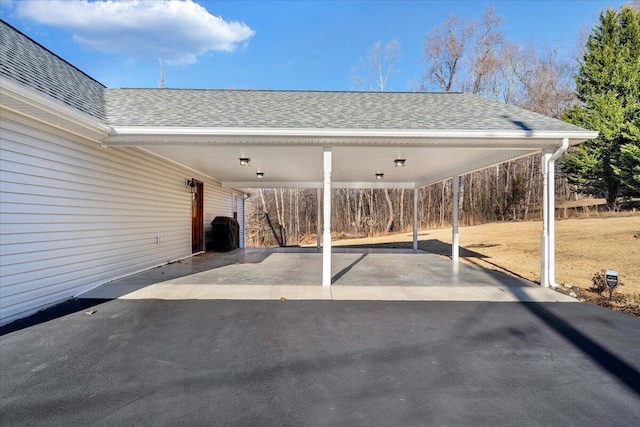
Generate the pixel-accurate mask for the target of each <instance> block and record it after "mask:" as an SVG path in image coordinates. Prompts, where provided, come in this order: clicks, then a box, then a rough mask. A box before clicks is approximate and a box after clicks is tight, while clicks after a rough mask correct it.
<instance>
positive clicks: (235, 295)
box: [78, 248, 576, 302]
mask: <svg viewBox="0 0 640 427" xmlns="http://www.w3.org/2000/svg"><path fill="white" fill-rule="evenodd" d="M321 276H322V253H320V252H318V251H317V250H316V249H315V248H276V249H245V250H236V251H233V252H228V253H206V254H202V255H198V256H194V257H192V258H189V259H185V260H182V261H178V262H175V263H172V264H168V265H165V266H162V267H158V268H154V269H151V270H148V271H145V272H142V273H138V274H135V275H132V276H128V277H125V278H123V279H119V280H116V281H113V282H109V283H106V284H104V285H101V286H99V287H97V288H95V289H92V290H90V291H88V292H86V293H84V294H82V295H79V296H78V297H79V298H105V299H112V298H122V299H170V300H181V299H239V300H262V299H280V298H286V299H294V300H295V299H300V300H313V299H318V300H326V299H333V300H390V301H420V300H422V301H496V302H506V301H525V302H575V301H576V300H575V299H573V298H570V297H568V296H566V295H563V294H560V293H558V292H555V291H553V290H550V289H545V288H541V287H540V286H538V285H537V284H534V283H532V282H529V281H526V280H522V279H518V278H515V277H511V276H507V275H505V274H502V273H499V272H495V271H490V270H486V269H483V268H480V267H477V266H474V265H470V264H467V263H463V262H461V263H459V264H458V265H455V264H453V263H452V261H451V260H450V259H448V258H445V257H443V256H440V255H435V254H430V253H427V252H423V251H416V252H414V251H412V250H397V249H396V250H384V249H361V248H360V249H340V248H335V249H334V251H333V253H332V286H330V287H323V286H321V285H320V281H321Z"/></svg>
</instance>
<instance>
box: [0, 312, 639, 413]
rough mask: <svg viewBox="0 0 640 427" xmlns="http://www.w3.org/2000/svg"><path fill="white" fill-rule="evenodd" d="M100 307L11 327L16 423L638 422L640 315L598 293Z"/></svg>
mask: <svg viewBox="0 0 640 427" xmlns="http://www.w3.org/2000/svg"><path fill="white" fill-rule="evenodd" d="M91 304H97V302H96V301H93V302H91V301H89V300H77V301H75V302H71V303H67V304H66V305H63V306H61V307H58V308H57V309H54V310H53V311H49V312H48V314H47V312H45V313H40V315H39V316H40V318H36V319H35V320H34V319H31V321H30V320H28V319H27V320H25V321H23V322H22V323H18V324H13V325H8V326H5V327H4V328H1V329H0V333H3V334H4V335H3V336H1V337H0V363H1V370H0V380H1V381H0V399H1V400H0V421H1V424H2V425H3V426H10V425H81V424H83V425H84V424H94V425H153V426H158V425H172V426H174V425H261V426H264V425H273V426H276V425H277V426H284V425H296V426H297V425H340V426H345V425H349V426H352V425H393V426H399V425H455V426H461V425H474V426H477V425H502V426H503V425H518V426H521V425H535V426H540V425H561V426H571V425H575V426H600V425H607V426H611V425H620V426H630V425H637V424H638V421H639V420H640V320H639V319H637V318H633V317H629V316H625V315H622V314H619V313H615V312H611V311H608V310H605V309H602V308H600V307H597V306H592V305H588V304H581V303H516V302H513V303H506V302H502V303H497V302H433V301H431V302H429V301H427V302H423V301H419V302H382V301H282V302H281V301H231V300H187V301H175V300H174V301H169V300H113V301H108V302H104V303H100V304H97V305H93V306H91V307H89V306H90V305H91ZM55 310H58V312H57V313H56V312H55ZM64 310H68V311H74V310H77V311H75V312H74V313H71V314H68V315H65V316H61V317H57V318H53V319H51V320H48V321H43V320H44V319H45V318H46V317H47V315H50V317H55V316H57V315H59V314H62V313H61V312H62V311H64ZM94 311H95V312H94ZM88 313H91V314H88ZM29 322H31V323H36V324H34V325H31V326H28V325H29V324H30V323H29ZM38 322H41V323H38ZM20 328H22V329H20Z"/></svg>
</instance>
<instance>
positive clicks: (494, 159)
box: [415, 150, 537, 188]
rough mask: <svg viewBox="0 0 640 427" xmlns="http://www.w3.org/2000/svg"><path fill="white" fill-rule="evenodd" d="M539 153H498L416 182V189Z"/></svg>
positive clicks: (528, 151) (529, 151)
mask: <svg viewBox="0 0 640 427" xmlns="http://www.w3.org/2000/svg"><path fill="white" fill-rule="evenodd" d="M536 152H537V151H532V150H521V151H514V150H511V151H498V152H496V153H493V154H491V155H490V156H487V157H482V158H480V159H476V160H473V161H471V162H468V163H465V164H462V165H459V166H457V167H455V168H452V169H449V170H447V171H444V172H439V173H435V174H433V175H427V176H425V177H423V178H421V179H419V180H417V181H416V183H415V184H416V188H419V187H424V186H425V185H432V184H436V183H438V182H441V181H446V180H447V179H450V178H451V177H454V176H456V175H466V174H468V173H471V172H475V171H478V170H482V169H486V168H488V167H491V166H495V165H499V164H500V163H504V162H508V161H512V160H517V159H520V158H523V157H527V156H530V155H532V154H535V153H536Z"/></svg>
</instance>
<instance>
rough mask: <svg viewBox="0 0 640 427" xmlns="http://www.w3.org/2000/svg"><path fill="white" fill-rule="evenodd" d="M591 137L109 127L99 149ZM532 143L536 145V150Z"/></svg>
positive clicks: (511, 143) (574, 135)
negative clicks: (205, 143)
mask: <svg viewBox="0 0 640 427" xmlns="http://www.w3.org/2000/svg"><path fill="white" fill-rule="evenodd" d="M597 136H598V134H597V132H591V131H571V132H568V131H527V130H455V129H447V130H415V129H310V128H299V129H292V128H197V127H192V128H189V127H146V126H114V128H113V132H112V134H111V135H110V136H109V138H107V140H105V141H104V144H105V145H154V144H167V143H176V142H183V143H188V142H192V143H204V142H209V143H213V144H235V143H243V144H264V143H265V142H266V143H269V142H271V143H274V144H278V143H280V144H286V143H290V144H293V143H331V142H333V143H336V142H337V143H349V142H353V143H362V142H365V143H374V144H375V143H387V144H391V143H393V141H394V140H405V141H406V142H407V143H409V144H411V143H412V142H411V141H415V142H413V143H417V144H420V143H428V144H429V145H430V144H433V143H438V145H441V144H444V145H451V146H460V145H462V146H464V145H465V144H469V143H470V142H471V143H473V146H478V145H481V142H480V141H487V142H488V144H487V145H490V146H492V147H494V148H495V144H500V143H501V142H504V143H505V148H508V147H511V148H513V147H517V146H518V145H519V143H523V144H528V145H527V146H526V147H522V148H544V147H548V146H549V145H552V144H555V143H556V142H557V141H560V140H562V138H569V139H570V141H571V143H572V144H578V143H580V142H582V141H585V140H587V139H593V138H595V137H597ZM536 142H537V144H536Z"/></svg>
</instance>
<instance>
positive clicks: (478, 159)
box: [144, 144, 539, 188]
mask: <svg viewBox="0 0 640 427" xmlns="http://www.w3.org/2000/svg"><path fill="white" fill-rule="evenodd" d="M144 148H145V149H146V150H148V151H151V152H153V153H155V154H158V155H160V156H162V157H165V158H168V159H171V160H173V161H175V162H177V163H180V164H182V165H185V166H188V167H189V168H192V169H194V170H197V171H200V172H202V173H204V174H206V175H209V176H211V177H214V178H216V179H218V180H220V181H222V183H223V185H224V186H225V187H230V188H247V187H269V188H271V187H305V188H320V187H321V186H322V179H323V176H322V152H323V146H321V145H315V146H278V145H269V146H264V145H254V146H250V145H244V146H243V145H240V146H211V145H194V144H188V145H160V146H146V147H144ZM535 151H539V149H538V150H535V149H520V150H501V149H489V148H469V147H467V148H464V149H461V148H458V149H453V148H451V147H446V148H445V147H406V146H392V147H389V146H387V147H377V146H333V147H332V156H333V165H332V170H333V171H332V175H331V179H332V186H333V187H334V188H362V187H364V188H414V187H416V186H420V185H426V184H429V183H432V182H437V181H440V180H442V179H447V178H450V177H451V176H453V175H455V174H456V173H466V172H469V171H471V170H475V169H481V168H483V167H486V166H490V165H492V164H495V163H500V162H501V161H505V160H509V159H515V158H518V157H522V156H525V155H528V154H531V153H533V152H535ZM240 157H248V158H250V159H251V163H250V165H249V167H242V166H240V162H239V158H240ZM395 159H406V163H405V166H404V167H395V165H394V160H395ZM259 171H260V172H263V173H264V179H262V180H258V179H257V178H256V172H259ZM456 171H459V172H456ZM376 173H383V174H384V178H383V179H382V180H377V179H375V174H376Z"/></svg>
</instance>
